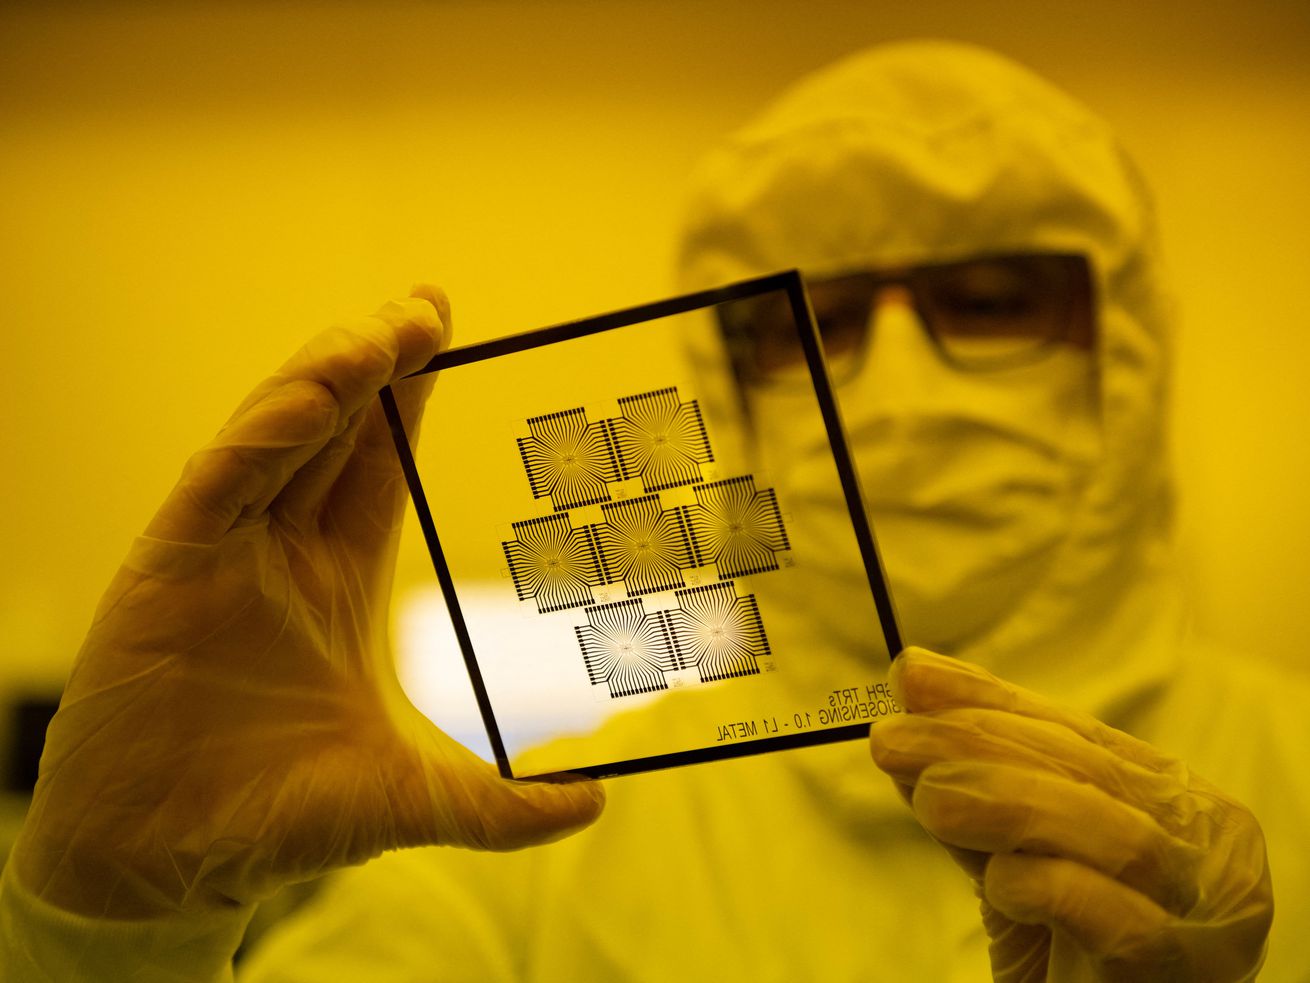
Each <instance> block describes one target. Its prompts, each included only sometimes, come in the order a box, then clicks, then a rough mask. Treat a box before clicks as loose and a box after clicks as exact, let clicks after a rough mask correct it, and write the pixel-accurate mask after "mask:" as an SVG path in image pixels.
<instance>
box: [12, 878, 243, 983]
mask: <svg viewBox="0 0 1310 983" xmlns="http://www.w3.org/2000/svg"><path fill="white" fill-rule="evenodd" d="M253 911H254V908H253V906H250V907H240V908H233V909H232V910H231V912H230V913H227V914H225V915H218V914H215V913H213V912H207V913H205V914H204V915H203V916H196V917H189V916H185V915H178V916H176V917H173V918H168V919H144V920H141V921H125V920H107V919H99V918H88V917H85V916H83V915H77V914H73V913H72V912H68V911H64V910H62V909H60V908H56V907H54V906H53V905H50V904H48V903H47V902H44V901H42V900H41V899H40V898H38V897H37V896H36V895H35V894H34V893H33V892H31V891H29V890H27V888H25V887H24V886H23V885H22V884H21V883H20V882H19V880H18V878H17V877H16V876H14V874H13V870H12V868H6V870H5V874H4V879H3V888H2V889H0V952H4V953H5V957H6V958H5V962H4V964H3V965H0V971H2V972H0V975H3V978H4V980H5V983H83V981H85V983H103V981H104V980H110V979H120V978H124V976H125V975H126V974H128V973H131V974H132V975H131V979H132V980H133V981H134V983H231V980H232V954H233V953H234V952H235V951H236V948H237V946H238V945H239V944H240V943H241V937H242V935H243V934H244V933H245V930H246V923H247V922H249V921H250V916H251V914H252V913H253ZM143 953H145V954H147V955H148V958H145V959H143V958H142V954H143ZM143 967H148V968H143ZM116 968H118V969H119V970H121V973H116V972H115V969H116Z"/></svg>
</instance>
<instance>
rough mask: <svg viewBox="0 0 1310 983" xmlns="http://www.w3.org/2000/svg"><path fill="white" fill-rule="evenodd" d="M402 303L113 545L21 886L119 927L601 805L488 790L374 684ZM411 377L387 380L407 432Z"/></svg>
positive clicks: (22, 855) (424, 306) (433, 292)
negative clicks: (110, 572) (384, 390)
mask: <svg viewBox="0 0 1310 983" xmlns="http://www.w3.org/2000/svg"><path fill="white" fill-rule="evenodd" d="M414 294H415V296H414V297H413V298H412V299H408V300H403V301H398V302H392V303H389V304H387V305H385V306H384V307H383V308H382V309H381V310H379V311H378V312H377V313H376V314H374V315H373V316H372V317H369V318H360V319H358V320H356V321H353V322H350V323H346V324H344V325H342V326H340V327H337V328H334V329H332V330H330V331H327V332H325V333H323V334H322V335H320V336H319V337H317V338H315V339H314V340H312V341H310V342H309V343H308V344H307V345H306V346H305V347H304V348H303V349H301V350H300V351H299V352H298V353H297V354H295V355H294V356H292V358H291V359H290V360H289V361H288V362H287V363H286V364H285V365H283V366H282V368H281V369H279V370H278V371H277V372H276V373H275V374H274V375H272V376H270V377H269V378H268V379H266V380H265V381H264V382H263V383H261V384H260V385H259V386H258V387H256V388H255V390H254V391H253V392H252V393H251V394H250V396H249V397H247V399H246V400H245V401H244V402H243V403H242V404H241V405H240V407H239V408H238V409H237V411H236V413H235V414H234V415H233V416H232V418H231V419H230V420H229V421H228V423H227V424H226V425H225V426H224V427H223V428H222V430H221V431H219V433H218V436H217V437H215V439H214V440H213V442H212V443H211V444H209V445H208V446H207V447H205V448H204V449H202V450H201V451H200V452H199V453H197V454H196V455H195V456H194V457H192V458H191V460H190V462H189V463H188V464H187V466H186V468H185V469H184V471H183V474H182V477H181V479H180V480H179V482H178V484H177V486H176V487H175V488H174V489H173V491H172V493H171V494H170V495H169V496H168V499H167V501H165V503H164V505H163V507H162V508H161V509H160V510H159V513H158V514H157V515H156V516H155V518H154V519H153V521H152V522H151V523H150V524H149V527H148V529H147V530H146V534H145V535H144V536H142V537H141V538H139V539H138V540H137V541H136V542H135V543H134V545H133V546H132V548H131V550H130V552H129V554H128V557H127V559H126V562H125V563H124V564H123V566H122V568H121V569H120V570H119V572H118V574H117V576H116V577H115V578H114V580H113V582H112V583H111V584H110V586H109V589H108V592H107V593H106V595H105V597H104V599H103V600H102V601H101V603H100V606H99V608H98V610H97V612H96V614H95V618H94V623H93V625H92V627H91V630H90V634H89V635H88V637H87V639H86V643H85V645H84V647H83V649H82V651H81V653H80V654H79V656H78V658H77V661H76V663H75V665H74V667H73V670H72V674H71V677H70V678H69V681H68V684H67V687H66V689H65V692H64V696H63V699H62V701H61V704H60V708H59V712H58V713H57V714H56V716H55V718H54V721H53V722H52V724H51V726H50V729H49V733H48V736H47V742H46V747H45V752H44V754H43V756H42V760H41V772H40V780H39V781H38V783H37V787H36V791H35V796H34V800H33V802H32V806H31V810H30V813H29V816H28V820H27V822H26V824H25V827H24V829H23V831H22V833H21V835H20V838H19V840H18V842H17V844H16V846H15V849H14V852H13V855H12V862H13V863H14V864H15V865H16V870H17V873H18V875H19V876H20V877H21V879H22V881H23V883H24V884H25V885H26V886H27V888H28V889H29V890H32V891H35V892H36V893H37V895H38V896H39V897H41V898H42V899H44V900H46V901H49V902H51V903H53V904H55V905H57V906H59V907H61V908H64V909H66V910H70V911H73V912H77V913H80V914H90V915H97V916H98V915H109V916H115V917H132V918H135V917H146V916H152V915H159V914H161V913H162V914H167V913H169V912H172V911H177V910H188V911H196V910H204V909H205V908H207V907H211V906H212V907H219V908H223V907H226V908H230V907H231V906H232V904H233V903H234V902H235V903H237V904H241V905H245V904H249V903H250V902H253V901H256V900H258V899H261V898H265V897H267V896H269V895H270V894H272V893H274V892H275V891H276V890H277V889H278V888H279V887H280V886H281V885H283V884H285V883H288V882H292V881H299V880H304V879H307V878H311V877H314V876H315V875H318V874H320V873H323V872H325V871H328V870H331V869H333V868H336V867H340V866H343V865H347V864H358V863H362V862H363V861H366V860H368V859H369V858H370V857H374V856H376V855H377V854H379V853H381V852H382V851H384V850H389V849H393V848H396V847H403V846H411V845H418V844H456V845H460V846H469V847H477V848H487V849H495V850H503V849H513V848H516V847H521V846H524V845H526V844H531V843H539V842H542V841H546V840H550V839H554V838H558V837H560V836H562V835H564V834H566V833H568V832H570V831H573V830H576V829H578V828H580V827H582V826H584V825H585V824H587V823H589V822H591V821H592V820H593V819H594V818H595V817H596V816H597V815H598V813H599V812H600V809H601V806H602V803H603V796H602V794H601V792H600V789H599V786H597V785H595V784H594V783H579V784H576V785H560V786H548V785H540V784H538V785H526V784H516V783H512V782H507V781H504V780H502V779H501V778H500V777H499V776H498V775H497V773H496V772H495V770H494V769H493V768H492V767H491V766H490V765H487V764H485V763H484V762H482V761H481V760H479V759H478V758H477V757H476V756H474V755H473V754H472V753H471V752H469V751H467V750H465V749H464V748H463V747H461V746H460V745H458V744H456V743H455V742H454V741H452V740H451V739H450V738H448V737H447V736H446V735H445V734H443V733H441V732H440V731H439V730H438V729H437V728H436V727H434V726H433V725H432V724H431V723H430V722H428V721H427V720H426V719H424V718H423V717H422V716H421V715H420V714H419V713H418V712H417V711H416V710H414V708H413V707H412V706H411V705H410V704H409V703H408V701H407V700H406V699H405V698H404V696H403V695H402V693H401V691H400V688H399V685H398V683H397V681H396V676H395V673H394V669H393V664H392V661H391V654H390V649H389V646H388V644H387V615H388V601H389V595H390V589H391V579H392V573H393V568H394V560H395V550H396V544H397V536H398V531H399V527H400V522H401V517H402V515H403V514H404V510H405V504H406V494H405V486H404V482H403V480H402V477H401V474H400V469H399V465H398V459H397V456H396V453H395V448H394V446H393V445H392V442H391V436H390V434H389V432H388V428H387V425H386V422H385V420H384V417H383V415H382V412H381V404H380V403H379V401H378V398H377V393H378V390H379V389H380V388H381V387H382V386H384V385H386V384H387V383H391V382H394V381H396V380H399V379H400V378H401V377H402V376H404V375H406V374H407V373H409V372H413V371H414V370H416V369H418V368H420V367H421V366H423V365H424V364H425V363H426V362H427V361H428V360H429V359H430V358H431V357H432V356H433V355H434V354H435V353H436V352H437V351H438V350H439V349H440V348H442V347H443V346H444V345H445V344H447V342H448V335H449V330H448V325H449V323H450V315H449V306H448V304H447V301H446V299H445V296H444V295H443V294H442V293H441V292H440V291H439V290H437V289H436V288H432V287H419V288H415V291H414ZM431 383H432V376H431V375H428V376H425V377H420V378H419V379H417V380H409V381H406V382H397V383H396V386H395V391H396V394H397V398H398V401H399V403H400V405H401V408H402V410H403V412H404V415H405V417H406V418H407V430H408V432H409V433H410V434H413V433H414V432H415V430H414V427H415V426H416V425H417V420H418V416H419V414H420V411H421V408H422V404H423V402H424V400H425V399H426V397H427V393H428V391H429V389H430V386H431ZM437 425H439V426H458V425H459V422H458V421H457V420H439V421H437ZM124 439H125V440H130V439H131V435H130V434H125V435H124ZM452 480H457V476H452Z"/></svg>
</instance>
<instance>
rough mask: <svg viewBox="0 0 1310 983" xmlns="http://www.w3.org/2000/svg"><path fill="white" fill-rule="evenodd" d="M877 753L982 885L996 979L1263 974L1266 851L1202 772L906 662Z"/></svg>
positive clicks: (926, 655) (931, 662) (1074, 716)
mask: <svg viewBox="0 0 1310 983" xmlns="http://www.w3.org/2000/svg"><path fill="white" fill-rule="evenodd" d="M891 682H892V686H893V688H894V690H895V691H896V692H897V693H898V698H899V699H900V701H901V704H902V705H903V706H905V707H906V708H907V709H908V710H909V711H910V713H909V715H907V716H901V717H894V718H890V719H888V720H885V721H880V722H879V723H878V724H877V725H876V726H874V728H873V730H872V734H871V743H872V749H873V757H874V760H875V761H876V762H877V764H878V766H879V767H880V768H882V770H883V771H885V772H887V773H888V774H889V775H891V776H892V778H893V779H894V780H895V781H896V782H897V784H898V785H899V786H900V787H901V790H902V794H904V795H905V796H906V798H907V799H908V800H909V801H910V804H911V807H912V808H913V810H914V815H915V816H916V817H917V818H918V820H919V822H920V823H922V824H923V826H924V828H925V829H927V831H928V832H929V833H931V834H932V835H933V837H935V838H936V839H937V840H938V841H939V842H941V843H942V844H943V845H944V846H945V847H946V848H947V849H948V850H949V851H950V852H951V854H952V856H954V857H955V859H956V861H957V862H958V863H959V864H960V866H961V867H963V868H964V870H965V871H966V872H967V873H968V874H969V875H970V876H971V877H972V879H973V882H974V886H975V889H976V890H977V892H978V895H979V898H980V899H981V902H982V904H981V908H982V917H983V924H984V926H985V928H986V931H987V934H988V936H989V939H990V952H991V962H992V973H993V977H994V978H995V979H996V980H1004V981H1012V980H1013V981H1018V980H1025V981H1026V980H1058V981H1061V983H1064V981H1069V980H1114V981H1128V980H1133V981H1151V983H1162V981H1172V980H1180V981H1181V980H1186V981H1189V983H1198V981H1212V983H1230V981H1236V980H1250V979H1254V978H1255V974H1256V971H1257V970H1258V969H1259V966H1260V964H1261V962H1262V960H1263V953H1264V942H1265V938H1266V936H1267V935H1268V932H1269V926H1270V923H1271V921H1272V919H1273V894H1272V889H1271V887H1270V881H1269V871H1268V869H1267V866H1266V863H1265V848H1264V838H1263V836H1262V834H1261V832H1260V827H1259V825H1258V824H1257V823H1256V820H1255V818H1254V817H1253V816H1252V815H1251V813H1250V812H1248V811H1247V810H1246V808H1244V807H1243V806H1242V805H1241V804H1239V803H1237V802H1235V801H1233V800H1232V799H1230V798H1228V797H1227V796H1226V795H1224V794H1223V793H1222V792H1221V791H1219V790H1218V789H1217V788H1215V787H1214V786H1213V785H1211V784H1210V783H1209V782H1207V781H1205V780H1204V779H1203V778H1200V777H1199V776H1197V775H1194V774H1192V773H1190V772H1189V771H1188V770H1187V767H1186V765H1184V764H1183V763H1182V762H1181V761H1176V760H1174V759H1172V758H1170V757H1169V756H1167V755H1165V754H1163V753H1161V752H1160V751H1158V750H1156V749H1155V748H1153V747H1151V746H1150V745H1148V744H1145V743H1143V742H1142V741H1139V740H1137V739H1135V738H1133V737H1130V736H1129V735H1127V734H1125V733H1123V732H1122V731H1118V730H1115V729H1113V728H1111V727H1108V726H1106V725H1105V724H1102V723H1101V722H1099V721H1097V720H1095V719H1094V718H1092V717H1090V716H1087V715H1086V714H1083V713H1078V712H1075V711H1071V710H1066V709H1063V708H1061V707H1058V706H1055V705H1054V704H1052V703H1050V702H1049V701H1047V700H1045V699H1043V698H1042V697H1040V696H1038V695H1037V694H1035V693H1032V692H1029V691H1027V690H1024V689H1021V688H1020V687H1017V686H1013V685H1010V684H1009V683H1006V682H1005V681H1003V680H1000V679H997V678H996V677H995V676H992V675H991V674H990V673H988V672H986V671H984V670H983V669H980V668H978V667H977V666H973V665H970V664H968V663H966V662H961V661H959V660H956V659H950V658H946V657H944V656H940V655H935V654H933V653H931V652H926V651H924V650H922V649H907V650H906V651H905V652H904V653H902V654H901V655H900V656H899V657H898V658H897V659H896V662H895V663H894V664H893V667H892V673H891Z"/></svg>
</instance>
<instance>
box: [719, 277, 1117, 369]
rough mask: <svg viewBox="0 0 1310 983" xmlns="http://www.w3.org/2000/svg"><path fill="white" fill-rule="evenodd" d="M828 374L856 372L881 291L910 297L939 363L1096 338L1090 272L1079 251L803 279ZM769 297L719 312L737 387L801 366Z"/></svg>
mask: <svg viewBox="0 0 1310 983" xmlns="http://www.w3.org/2000/svg"><path fill="white" fill-rule="evenodd" d="M806 286H807V289H808V292H809V296H810V302H811V304H812V305H813V308H814V315H815V320H816V322H817V323H818V327H819V334H820V336H821V337H822V339H823V347H824V354H825V357H826V359H827V362H828V371H829V375H830V377H831V378H832V381H833V383H834V384H836V385H841V384H842V383H844V382H847V381H849V380H850V379H852V378H854V377H855V376H856V375H857V374H858V373H859V371H860V368H861V367H862V366H863V364H864V361H865V358H866V355H867V352H868V348H869V336H870V334H871V327H872V323H873V320H874V314H875V306H876V304H877V303H878V300H879V297H880V296H881V295H882V294H883V292H884V291H886V290H888V289H890V288H899V289H901V290H903V291H905V293H906V294H907V295H908V299H909V301H910V303H911V304H912V305H913V307H914V311H915V313H916V314H917V316H918V318H919V321H920V322H921V323H922V325H923V327H924V329H925V330H926V331H927V333H928V335H929V337H930V338H931V339H932V342H933V344H934V346H935V347H936V349H937V352H938V353H939V354H940V356H941V357H942V359H943V360H944V361H945V362H947V363H948V364H950V365H952V366H954V367H955V368H957V369H960V370H963V371H970V372H987V371H997V370H1002V369H1007V368H1012V367H1017V366H1021V365H1027V364H1030V363H1032V362H1037V361H1040V360H1041V359H1043V358H1045V357H1046V356H1047V355H1048V354H1050V353H1051V352H1052V351H1054V350H1055V349H1056V348H1057V347H1059V346H1061V345H1073V346H1077V347H1083V348H1090V347H1091V346H1092V343H1093V341H1094V337H1095V313H1094V301H1093V290H1092V275H1091V267H1090V264H1089V263H1088V261H1087V258H1086V257H1085V256H1083V255H1080V254H1076V253H1013V254H1006V255H996V256H981V257H975V258H972V259H966V260H961V261H957V262H951V263H933V264H926V265H920V266H911V267H904V268H899V269H892V270H858V271H852V272H849V273H842V274H839V275H836V276H831V277H824V278H820V279H813V280H812V279H808V278H807V280H806ZM776 303H777V302H776V301H775V300H774V299H773V298H770V297H767V296H766V297H762V298H757V299H753V300H751V301H749V302H746V301H743V302H740V303H737V304H734V305H732V306H730V307H726V308H723V309H721V311H720V315H719V318H720V326H721V328H722V330H723V332H724V336H725V338H726V340H727V343H728V345H729V348H730V350H731V352H732V355H733V359H734V362H735V363H736V366H737V371H738V373H739V374H740V375H741V376H742V378H743V381H745V382H749V383H752V384H755V385H772V384H777V383H781V382H785V381H786V379H787V378H788V377H789V376H790V375H792V374H793V373H794V372H795V371H796V369H797V368H798V365H797V360H798V353H797V351H796V348H795V345H794V343H793V342H792V341H791V338H790V335H789V334H788V332H787V331H786V330H784V329H785V328H786V327H787V326H789V325H790V324H791V321H790V312H788V311H784V310H781V309H777V310H771V309H770V305H775V306H776Z"/></svg>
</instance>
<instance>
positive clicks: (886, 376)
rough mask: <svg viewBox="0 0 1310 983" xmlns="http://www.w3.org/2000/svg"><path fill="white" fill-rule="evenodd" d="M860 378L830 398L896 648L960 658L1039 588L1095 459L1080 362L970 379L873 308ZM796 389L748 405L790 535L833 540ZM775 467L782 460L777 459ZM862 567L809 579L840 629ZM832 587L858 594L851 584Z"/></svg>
mask: <svg viewBox="0 0 1310 983" xmlns="http://www.w3.org/2000/svg"><path fill="white" fill-rule="evenodd" d="M875 317H876V320H875V323H874V324H873V325H872V331H873V335H872V337H871V338H870V340H869V350H868V353H867V358H866V361H865V363H864V366H863V368H862V370H861V372H860V374H859V375H858V376H857V377H856V378H855V379H854V380H852V381H851V382H850V383H849V384H847V385H845V386H843V387H841V388H839V389H838V390H837V399H838V403H839V405H840V408H841V412H842V417H843V420H844V422H845V426H846V431H847V437H848V440H849V442H850V447H851V453H852V455H853V457H854V460H855V464H856V470H857V471H858V473H859V477H860V482H861V485H862V486H863V490H864V495H865V501H866V504H867V506H868V510H869V515H870V518H871V520H872V523H873V527H874V533H875V536H876V537H877V539H878V544H879V548H880V551H881V553H882V559H883V564H884V567H885V569H886V571H887V576H888V579H889V581H890V583H891V588H892V594H893V596H894V598H895V601H896V605H897V609H898V612H899V614H900V621H901V630H902V634H903V636H904V638H905V640H906V642H907V643H915V644H921V645H926V646H929V647H934V648H938V649H942V650H945V651H948V652H951V653H956V654H959V653H962V652H963V651H965V650H967V649H968V648H969V647H970V646H971V645H972V644H973V643H975V642H977V641H978V640H979V639H981V638H983V637H985V636H986V635H987V634H988V633H989V632H990V630H991V629H993V628H994V627H995V626H996V625H998V624H999V623H1000V622H1002V621H1003V620H1004V619H1005V618H1006V616H1007V615H1008V614H1010V613H1011V612H1013V611H1014V610H1016V609H1017V608H1018V607H1019V606H1020V604H1021V603H1022V602H1023V600H1024V599H1025V598H1026V597H1027V596H1028V595H1029V594H1030V593H1031V592H1032V591H1033V590H1034V589H1036V588H1038V587H1039V586H1040V585H1041V583H1042V582H1043V580H1044V576H1045V574H1046V571H1047V570H1048V568H1049V565H1050V564H1051V562H1052V561H1053V560H1054V559H1055V557H1056V556H1057V555H1058V553H1059V547H1060V545H1061V544H1062V542H1063V541H1064V539H1065V537H1066V535H1067V534H1068V531H1069V528H1070V523H1071V517H1072V515H1073V512H1074V508H1075V505H1076V502H1077V500H1078V497H1079V495H1080V493H1081V490H1082V488H1083V486H1084V484H1085V482H1086V479H1087V477H1088V475H1089V472H1090V470H1091V466H1092V464H1093V463H1094V461H1095V460H1096V457H1097V454H1098V450H1099V427H1098V425H1097V420H1098V413H1097V410H1096V405H1097V404H1096V398H1095V393H1096V378H1095V363H1094V359H1093V355H1092V353H1091V352H1089V351H1085V350H1081V349H1076V348H1073V347H1062V348H1060V349H1058V350H1056V351H1054V352H1052V353H1050V354H1049V355H1048V356H1047V357H1045V358H1043V359H1042V360H1041V361H1039V362H1037V363H1034V364H1032V365H1028V366H1023V367H1020V368H1014V369H1006V370H999V371H990V372H986V373H968V372H962V371H960V370H958V369H955V368H952V367H951V366H949V365H947V364H946V363H945V362H943V361H942V359H941V358H940V357H939V356H938V354H937V351H936V349H935V348H934V346H933V344H932V341H931V340H930V339H929V338H928V337H927V335H926V333H925V332H924V329H923V328H922V326H921V325H920V324H919V323H918V321H917V318H916V317H915V315H914V314H913V312H912V311H911V310H910V309H909V308H907V307H904V306H902V305H899V304H892V305H888V304H884V305H882V306H881V308H880V309H879V311H878V313H877V314H876V315H875ZM797 400H804V401H806V402H809V401H811V400H812V397H811V396H809V395H808V394H807V393H804V394H802V393H794V392H793V393H788V392H775V391H773V390H765V391H763V392H762V393H760V394H759V395H758V397H757V398H756V399H755V400H754V403H753V412H754V414H755V419H756V424H757V427H758V432H759V434H760V436H761V440H762V442H763V444H764V445H765V446H766V447H767V452H766V453H767V457H768V458H770V459H771V460H773V461H775V462H778V464H777V465H775V466H776V467H777V471H778V474H777V479H776V480H777V484H778V492H779V495H780V497H781V498H782V499H783V500H784V501H785V502H787V503H788V507H789V508H790V510H791V512H792V518H791V522H792V523H793V525H795V526H796V531H797V538H798V540H808V541H810V542H813V543H815V544H816V547H817V548H818V552H820V553H822V543H823V542H824V541H825V540H827V541H829V542H832V541H834V540H833V538H832V537H835V536H838V535H843V532H842V530H843V527H844V526H845V525H846V524H847V521H848V520H847V519H846V517H845V504H844V502H843V501H841V499H840V497H839V494H838V493H837V490H836V489H835V488H834V487H833V486H832V484H831V482H830V481H828V480H820V479H818V478H816V477H814V476H819V475H827V474H830V466H827V465H825V464H824V463H823V462H825V460H826V459H827V458H828V457H829V452H828V450H827V447H826V443H824V442H822V441H821V439H820V438H819V437H818V435H816V434H802V433H799V432H798V428H797V427H796V426H795V425H794V421H795V420H796V419H798V418H802V417H804V416H805V414H798V413H797V412H796V407H797V405H798V404H797ZM783 462H785V463H783ZM859 583H860V580H859V572H858V571H854V570H837V569H828V570H824V571H816V580H815V584H814V586H815V588H816V592H817V593H818V594H821V600H820V601H819V603H825V604H826V603H831V604H832V605H833V610H834V622H833V623H834V625H836V624H838V623H839V622H840V615H839V612H838V606H839V604H840V594H841V592H842V591H843V590H846V589H858V585H859ZM842 585H854V586H853V587H850V588H846V587H843V586H842Z"/></svg>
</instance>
